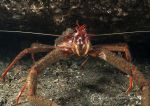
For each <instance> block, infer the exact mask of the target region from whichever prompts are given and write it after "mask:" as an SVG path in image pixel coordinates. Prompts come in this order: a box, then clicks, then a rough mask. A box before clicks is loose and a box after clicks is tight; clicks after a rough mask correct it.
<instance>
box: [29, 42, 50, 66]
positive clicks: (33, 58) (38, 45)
mask: <svg viewBox="0 0 150 106" xmlns="http://www.w3.org/2000/svg"><path fill="white" fill-rule="evenodd" d="M49 47H50V45H46V44H41V43H32V44H31V48H49ZM51 50H52V49H51ZM46 52H49V51H46ZM31 58H32V60H33V63H35V61H36V60H35V57H34V53H31Z"/></svg>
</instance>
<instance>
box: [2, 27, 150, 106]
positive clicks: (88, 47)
mask: <svg viewBox="0 0 150 106" xmlns="http://www.w3.org/2000/svg"><path fill="white" fill-rule="evenodd" d="M91 36H92V35H91ZM118 51H119V52H123V53H124V58H125V59H124V58H121V57H118V56H116V55H115V53H113V52H118ZM37 52H49V53H48V54H47V55H46V56H45V57H43V58H42V59H40V60H39V61H37V62H35V63H34V65H33V66H32V67H31V68H30V69H29V74H28V76H27V80H26V83H25V84H24V86H23V87H22V88H21V90H20V92H19V94H18V96H17V99H16V104H18V102H19V97H20V96H21V94H22V93H23V91H24V90H25V89H27V91H28V92H27V98H28V100H29V101H30V102H33V103H34V104H35V105H39V106H40V105H41V106H58V105H57V104H56V103H55V102H52V101H49V100H45V99H43V98H42V97H38V96H37V95H36V87H37V76H38V75H39V74H40V73H41V72H42V71H43V70H44V69H45V68H46V67H47V66H48V65H49V64H52V63H55V62H57V61H59V60H63V59H66V58H67V57H69V56H71V55H76V56H80V57H81V56H92V57H98V58H101V59H103V60H105V61H106V62H108V63H110V64H112V65H113V66H115V67H117V68H118V69H119V70H120V71H122V72H124V73H127V74H129V75H130V84H129V88H128V89H127V93H129V92H130V91H131V89H132V84H133V80H134V81H135V82H136V84H138V85H139V87H140V88H141V91H142V105H143V106H150V84H149V82H148V81H147V80H146V79H145V78H144V76H143V74H142V73H141V72H140V71H138V69H137V68H136V66H135V65H133V64H132V63H130V62H131V55H130V52H129V49H128V46H127V45H126V44H109V45H94V46H92V44H91V42H90V36H89V34H87V32H86V26H85V25H81V26H80V25H78V26H77V27H75V29H74V30H72V29H71V30H67V31H66V32H65V33H64V34H63V35H62V36H60V37H58V38H57V39H56V42H55V46H49V45H44V44H33V45H32V46H31V48H27V49H25V50H23V51H22V52H20V53H19V54H18V55H17V56H16V58H15V59H14V60H13V61H12V62H11V63H10V64H9V66H8V67H7V68H6V70H5V71H4V73H3V74H2V76H1V78H2V79H3V78H4V77H5V76H6V74H7V72H8V71H9V70H10V69H11V68H12V66H13V65H14V64H15V63H16V62H17V61H18V60H19V59H21V58H22V57H23V56H25V55H26V54H29V53H31V54H34V53H37ZM33 59H34V56H33Z"/></svg>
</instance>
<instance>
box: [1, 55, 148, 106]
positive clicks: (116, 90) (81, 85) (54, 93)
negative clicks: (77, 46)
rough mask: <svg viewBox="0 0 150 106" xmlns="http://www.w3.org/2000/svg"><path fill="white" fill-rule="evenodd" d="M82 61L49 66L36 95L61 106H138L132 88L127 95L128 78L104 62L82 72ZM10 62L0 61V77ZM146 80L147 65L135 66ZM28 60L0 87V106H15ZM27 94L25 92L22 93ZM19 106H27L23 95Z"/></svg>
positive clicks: (92, 61)
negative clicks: (143, 74)
mask: <svg viewBox="0 0 150 106" xmlns="http://www.w3.org/2000/svg"><path fill="white" fill-rule="evenodd" d="M83 61H84V58H81V59H78V58H76V57H72V58H71V59H67V60H66V61H59V62H57V63H55V64H52V65H49V67H47V69H45V70H44V72H43V74H41V75H40V76H39V80H38V88H37V95H40V96H43V97H45V98H46V99H49V100H54V101H55V102H57V103H58V104H59V105H61V106H120V105H122V106H139V105H140V104H141V102H140V100H141V96H140V92H139V88H138V87H137V86H136V85H135V86H134V88H133V90H132V92H131V93H130V95H127V94H126V93H125V91H126V90H127V87H128V77H129V76H127V75H125V74H123V73H121V72H119V71H118V70H117V69H116V68H114V67H112V66H110V65H109V64H107V63H106V62H104V61H103V60H99V59H93V58H90V59H89V61H88V62H87V63H86V64H85V65H84V67H83V68H81V67H80V64H81V63H82V62H83ZM9 62H10V59H9V58H7V59H2V60H0V70H1V71H0V73H2V71H3V70H4V69H5V68H6V66H7V65H8V63H9ZM135 64H136V65H137V66H139V68H141V70H142V71H143V73H145V75H146V76H149V75H150V72H149V69H150V65H149V63H146V62H145V63H143V64H140V63H138V62H135ZM31 65H32V61H31V59H24V60H21V61H19V62H18V63H17V64H16V65H15V67H14V68H13V69H12V70H11V71H10V72H9V73H8V74H7V78H6V81H5V82H1V83H0V94H1V95H0V106H14V105H15V103H16V96H17V94H18V92H19V91H20V89H21V86H23V84H24V83H25V80H26V79H25V78H26V76H27V73H28V72H27V69H28V68H29V67H31ZM25 92H26V91H25ZM19 103H20V106H30V104H29V103H28V101H27V99H26V95H25V93H23V94H22V96H21V97H20V101H19Z"/></svg>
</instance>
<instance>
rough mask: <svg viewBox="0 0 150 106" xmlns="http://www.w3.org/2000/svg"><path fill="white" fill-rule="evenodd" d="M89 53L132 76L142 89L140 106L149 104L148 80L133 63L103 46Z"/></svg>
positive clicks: (149, 89)
mask: <svg viewBox="0 0 150 106" xmlns="http://www.w3.org/2000/svg"><path fill="white" fill-rule="evenodd" d="M89 55H91V56H93V57H99V58H102V59H103V60H105V61H106V62H108V63H110V64H111V65H113V66H115V67H116V68H118V69H119V70H120V71H122V72H124V73H126V74H128V75H130V76H132V78H133V80H134V81H135V83H136V84H137V85H138V86H139V88H140V89H141V91H142V106H150V82H149V81H148V80H147V79H145V77H144V75H143V74H142V73H141V72H140V71H139V70H138V69H137V67H136V66H135V65H133V64H131V63H129V62H127V61H126V60H125V59H123V58H120V57H118V56H116V55H115V54H114V53H112V52H110V51H108V50H107V49H103V48H99V49H97V50H96V49H95V50H91V51H90V52H89Z"/></svg>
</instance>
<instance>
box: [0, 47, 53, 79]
mask: <svg viewBox="0 0 150 106" xmlns="http://www.w3.org/2000/svg"><path fill="white" fill-rule="evenodd" d="M53 48H55V47H54V46H49V47H39V48H38V47H37V48H27V49H24V50H23V51H21V52H20V53H19V54H18V55H17V56H16V57H15V59H14V60H13V61H12V62H11V63H10V64H9V65H8V67H7V68H6V69H5V71H4V72H3V74H2V76H1V78H0V79H3V78H4V77H5V76H6V74H7V72H8V71H9V70H10V69H11V68H12V67H13V65H14V64H15V63H16V62H17V61H18V60H20V59H21V58H22V57H23V56H25V55H26V54H29V53H37V52H47V51H50V50H51V49H53Z"/></svg>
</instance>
